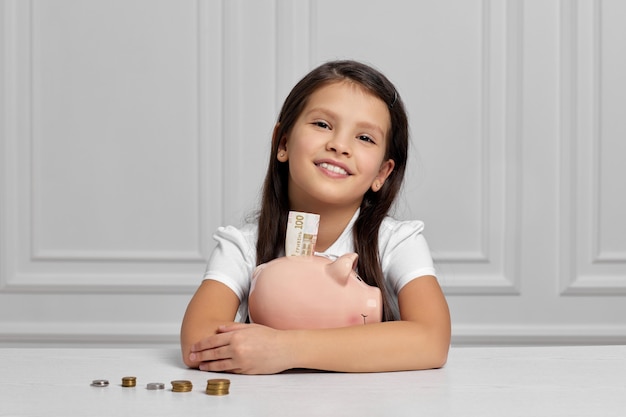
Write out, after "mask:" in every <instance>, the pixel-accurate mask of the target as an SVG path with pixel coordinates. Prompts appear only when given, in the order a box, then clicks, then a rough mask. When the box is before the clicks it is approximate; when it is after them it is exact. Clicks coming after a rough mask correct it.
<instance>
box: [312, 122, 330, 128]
mask: <svg viewBox="0 0 626 417" xmlns="http://www.w3.org/2000/svg"><path fill="white" fill-rule="evenodd" d="M313 125H314V126H317V127H321V128H322V129H330V126H329V125H328V123H326V122H322V121H317V122H313Z"/></svg>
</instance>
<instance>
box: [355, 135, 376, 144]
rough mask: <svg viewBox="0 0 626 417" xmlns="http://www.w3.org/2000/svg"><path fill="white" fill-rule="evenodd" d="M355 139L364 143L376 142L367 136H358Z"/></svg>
mask: <svg viewBox="0 0 626 417" xmlns="http://www.w3.org/2000/svg"><path fill="white" fill-rule="evenodd" d="M357 138H358V139H359V140H362V141H364V142H370V143H376V142H375V141H374V139H372V138H371V137H369V136H367V135H359V136H357Z"/></svg>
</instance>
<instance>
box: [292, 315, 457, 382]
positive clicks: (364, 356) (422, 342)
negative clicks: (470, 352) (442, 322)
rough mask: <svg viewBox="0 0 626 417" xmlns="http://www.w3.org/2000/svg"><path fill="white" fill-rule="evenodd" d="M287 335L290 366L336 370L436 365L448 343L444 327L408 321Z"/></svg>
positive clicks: (351, 370)
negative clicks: (291, 364)
mask: <svg viewBox="0 0 626 417" xmlns="http://www.w3.org/2000/svg"><path fill="white" fill-rule="evenodd" d="M290 337H291V338H292V340H293V343H292V344H291V345H292V346H293V349H295V350H296V351H295V352H293V353H294V354H293V357H294V358H295V359H294V360H295V363H294V364H293V365H294V367H297V368H311V369H320V370H328V371H338V372H385V371H404V370H417V369H431V368H440V367H442V366H443V365H444V364H445V362H446V360H447V356H448V349H449V344H450V337H449V331H446V329H442V328H441V327H435V326H430V327H428V326H425V325H422V324H420V323H415V322H410V321H393V322H384V323H373V324H368V325H364V326H354V327H346V328H339V329H324V330H301V331H293V332H292V333H291V335H290Z"/></svg>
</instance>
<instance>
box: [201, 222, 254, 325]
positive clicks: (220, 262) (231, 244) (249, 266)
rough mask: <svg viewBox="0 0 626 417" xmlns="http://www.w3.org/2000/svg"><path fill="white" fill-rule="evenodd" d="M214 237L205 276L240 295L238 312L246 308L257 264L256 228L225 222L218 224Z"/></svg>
mask: <svg viewBox="0 0 626 417" xmlns="http://www.w3.org/2000/svg"><path fill="white" fill-rule="evenodd" d="M213 238H214V239H215V240H216V241H217V246H216V247H215V249H214V250H213V252H212V253H211V256H210V257H209V261H208V263H207V267H206V271H205V274H204V279H212V280H215V281H218V282H221V283H222V284H224V285H226V286H227V287H228V288H230V289H231V290H232V291H233V292H234V293H235V294H236V295H237V297H239V300H240V302H241V305H240V308H239V310H240V312H241V311H246V310H247V297H248V292H249V290H250V278H251V276H252V271H253V270H254V267H255V265H256V251H255V249H254V248H255V244H256V232H255V230H252V229H251V228H242V229H237V228H235V227H232V226H226V227H220V228H218V229H217V231H216V232H215V234H214V235H213ZM238 315H239V314H238ZM244 318H245V317H244Z"/></svg>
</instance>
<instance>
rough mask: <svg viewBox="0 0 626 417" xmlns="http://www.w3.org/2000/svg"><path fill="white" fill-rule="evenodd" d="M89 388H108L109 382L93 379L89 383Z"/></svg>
mask: <svg viewBox="0 0 626 417" xmlns="http://www.w3.org/2000/svg"><path fill="white" fill-rule="evenodd" d="M91 386H92V387H108V386H109V380H108V379H94V380H93V381H92V382H91Z"/></svg>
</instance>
